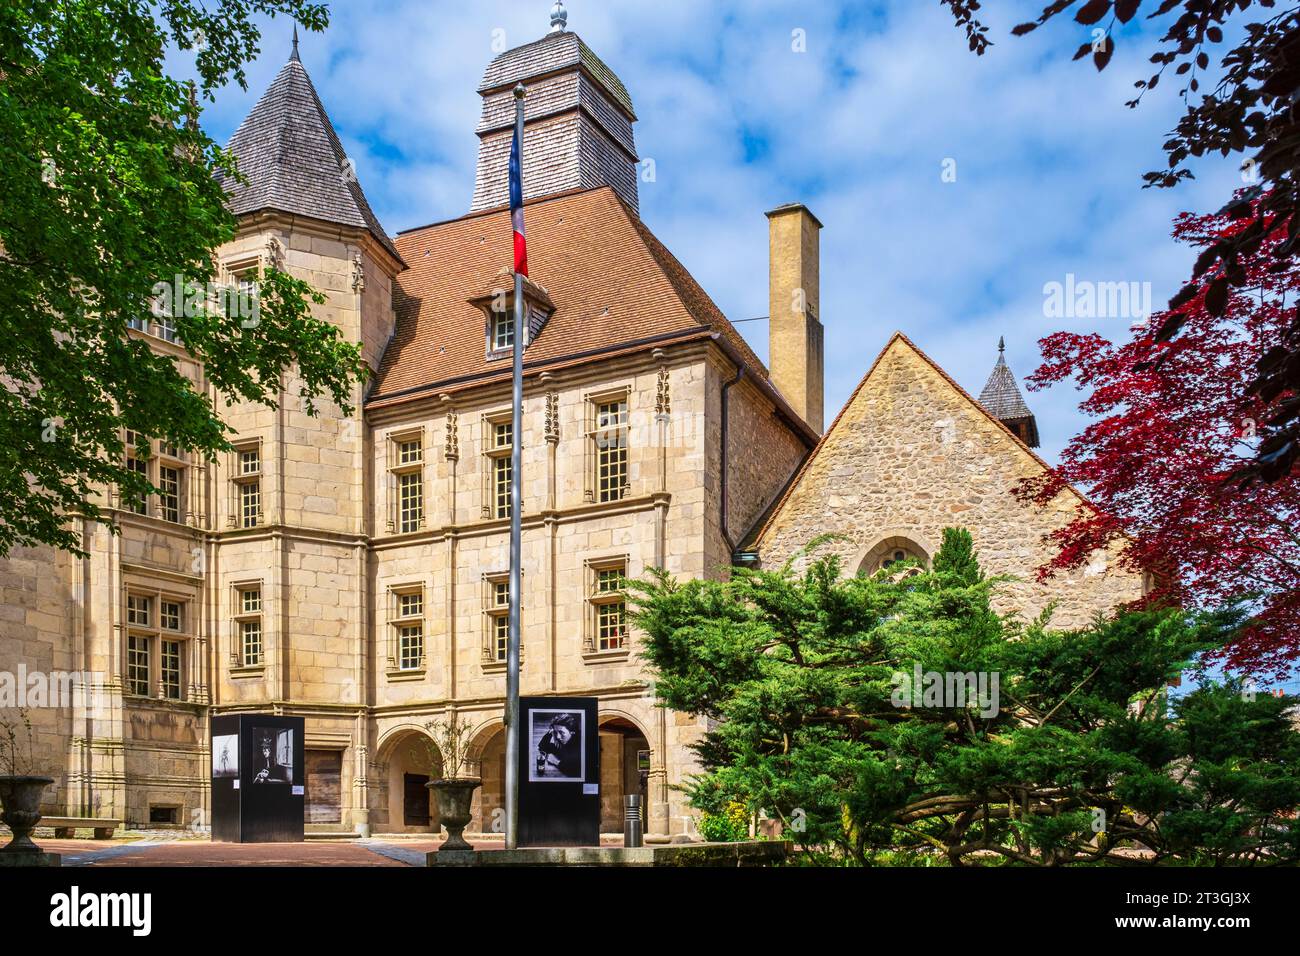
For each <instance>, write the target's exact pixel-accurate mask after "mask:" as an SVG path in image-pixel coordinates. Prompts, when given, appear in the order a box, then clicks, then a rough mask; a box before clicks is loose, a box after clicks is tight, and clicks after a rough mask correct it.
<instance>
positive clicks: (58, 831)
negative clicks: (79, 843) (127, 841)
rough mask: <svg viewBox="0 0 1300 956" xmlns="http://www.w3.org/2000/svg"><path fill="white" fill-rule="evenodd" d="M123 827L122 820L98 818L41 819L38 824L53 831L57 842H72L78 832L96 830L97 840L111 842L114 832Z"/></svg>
mask: <svg viewBox="0 0 1300 956" xmlns="http://www.w3.org/2000/svg"><path fill="white" fill-rule="evenodd" d="M121 825H122V821H121V820H103V819H100V818H98V817H41V819H40V822H39V823H38V824H37V826H41V827H49V828H50V829H52V830H53V831H54V839H56V840H71V839H72V838H73V837H74V836H75V835H76V831H77V830H94V831H95V839H96V840H111V839H113V831H114V830H116V829H117V828H118V827H120V826H121Z"/></svg>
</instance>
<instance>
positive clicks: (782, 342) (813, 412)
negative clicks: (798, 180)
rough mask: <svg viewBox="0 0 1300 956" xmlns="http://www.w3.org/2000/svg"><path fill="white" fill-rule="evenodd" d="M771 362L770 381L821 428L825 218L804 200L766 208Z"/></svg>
mask: <svg viewBox="0 0 1300 956" xmlns="http://www.w3.org/2000/svg"><path fill="white" fill-rule="evenodd" d="M767 222H768V243H769V247H768V248H769V252H768V260H769V272H768V308H767V314H768V360H767V363H768V366H769V367H770V368H771V370H772V384H774V385H775V386H776V387H777V390H778V391H780V393H781V394H782V395H783V396H785V400H786V401H788V402H789V403H790V405H791V407H792V408H793V409H794V410H795V411H796V412H798V413H799V414H800V415H801V416H802V417H803V420H804V421H805V422H807V423H808V425H809V426H810V427H811V428H812V429H813V430H814V431H816V432H817V433H818V434H821V431H822V427H823V421H822V411H823V408H822V404H823V397H822V386H823V383H824V381H825V371H824V361H823V355H822V323H821V317H820V310H821V282H820V267H819V265H818V262H819V252H818V249H819V243H820V240H819V238H818V237H819V234H820V232H821V228H822V224H821V221H820V220H819V219H818V218H817V217H816V216H814V215H813V214H812V211H811V210H809V209H808V207H807V206H805V205H803V204H802V203H787V204H786V205H784V206H777V207H776V208H775V209H773V210H771V211H770V212H768V214H767Z"/></svg>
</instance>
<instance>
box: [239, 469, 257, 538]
mask: <svg viewBox="0 0 1300 956" xmlns="http://www.w3.org/2000/svg"><path fill="white" fill-rule="evenodd" d="M261 510H262V484H261V482H257V481H246V482H244V483H243V484H241V485H240V486H239V515H240V522H241V524H242V525H243V527H245V528H252V527H255V526H256V525H257V519H258V515H259V513H260V512H261Z"/></svg>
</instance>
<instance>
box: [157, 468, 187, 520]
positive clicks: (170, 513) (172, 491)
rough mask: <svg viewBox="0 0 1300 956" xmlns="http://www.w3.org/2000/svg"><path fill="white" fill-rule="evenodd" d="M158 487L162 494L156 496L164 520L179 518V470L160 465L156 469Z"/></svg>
mask: <svg viewBox="0 0 1300 956" xmlns="http://www.w3.org/2000/svg"><path fill="white" fill-rule="evenodd" d="M158 487H159V488H161V489H162V494H161V495H159V496H158V505H159V507H160V508H161V509H162V517H163V520H164V521H175V522H178V523H179V522H180V520H181V470H180V469H179V468H168V467H167V466H165V465H164V466H162V467H160V468H159V469H158Z"/></svg>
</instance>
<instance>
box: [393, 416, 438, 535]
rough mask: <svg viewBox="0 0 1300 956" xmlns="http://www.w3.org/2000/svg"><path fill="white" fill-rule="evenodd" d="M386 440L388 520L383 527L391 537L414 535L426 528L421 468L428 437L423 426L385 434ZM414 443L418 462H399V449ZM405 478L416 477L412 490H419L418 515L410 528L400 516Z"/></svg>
mask: <svg viewBox="0 0 1300 956" xmlns="http://www.w3.org/2000/svg"><path fill="white" fill-rule="evenodd" d="M386 438H387V441H386V443H385V458H386V465H387V471H388V509H387V510H388V517H387V519H386V525H387V527H388V530H389V532H391V533H394V534H415V533H417V532H420V531H423V530H424V529H425V528H426V527H427V525H426V517H427V514H428V507H427V506H428V502H429V495H428V487H427V485H428V481H427V479H426V475H425V472H424V466H425V464H426V463H427V462H428V454H429V441H428V436H427V435H426V434H425V427H424V426H423V425H417V426H414V427H411V428H403V429H398V430H395V431H392V432H389V433H388V435H387V436H386ZM416 441H418V442H419V443H420V449H419V452H420V457H419V460H418V461H415V460H413V461H403V460H402V446H403V445H406V444H409V443H411V442H416ZM407 475H418V476H419V477H418V478H417V479H416V487H417V488H418V489H419V512H418V514H417V516H416V518H415V521H414V522H413V526H411V527H407V526H406V525H404V524H403V516H402V496H401V495H402V479H403V477H404V476H407Z"/></svg>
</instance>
